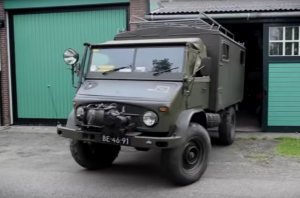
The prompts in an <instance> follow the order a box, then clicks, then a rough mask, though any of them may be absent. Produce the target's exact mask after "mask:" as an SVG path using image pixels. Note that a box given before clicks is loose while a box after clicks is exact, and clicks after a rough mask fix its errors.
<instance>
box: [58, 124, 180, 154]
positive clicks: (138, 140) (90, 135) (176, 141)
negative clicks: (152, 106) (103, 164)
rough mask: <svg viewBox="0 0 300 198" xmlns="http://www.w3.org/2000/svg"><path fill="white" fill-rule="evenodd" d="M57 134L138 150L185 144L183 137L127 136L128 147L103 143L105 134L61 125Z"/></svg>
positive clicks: (114, 143)
mask: <svg viewBox="0 0 300 198" xmlns="http://www.w3.org/2000/svg"><path fill="white" fill-rule="evenodd" d="M57 134H58V135H59V136H61V137H65V138H70V139H75V140H81V141H88V142H96V143H104V144H112V145H121V146H130V147H137V148H158V149H167V148H175V147H178V146H180V145H181V144H182V143H183V138H182V137H181V136H172V137H146V136H125V137H126V139H128V141H129V142H130V143H129V144H128V145H124V144H122V142H120V143H116V142H110V143H108V142H103V134H101V133H99V132H87V131H81V130H76V129H70V128H67V127H63V126H61V125H59V126H57Z"/></svg>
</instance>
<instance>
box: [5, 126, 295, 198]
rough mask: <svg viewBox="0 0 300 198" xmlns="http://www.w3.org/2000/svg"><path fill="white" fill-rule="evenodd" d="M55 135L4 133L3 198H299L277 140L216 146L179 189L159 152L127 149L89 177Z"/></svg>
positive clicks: (290, 163) (289, 162) (289, 164)
mask: <svg viewBox="0 0 300 198" xmlns="http://www.w3.org/2000/svg"><path fill="white" fill-rule="evenodd" d="M68 143H69V142H68V140H67V139H63V138H60V137H58V136H57V135H55V134H38V133H5V132H0V197H1V198H10V197H12V198H16V197H22V198H29V197H30V198H35V197H36V198H45V197H49V198H50V197H51V198H53V197H55V198H67V197H70V198H77V197H78V198H85V197H86V198H90V197H95V198H96V197H98V198H99V197H101V198H102V197H105V198H110V197H118V198H123V197H130V198H134V197H136V198H148V197H149V198H160V197H161V198H170V197H172V198H183V197H184V198H190V197H201V198H206V197H207V198H221V197H222V198H227V197H228V198H236V197H241V198H246V197H249V198H250V197H253V198H254V197H255V198H260V197H270V198H271V197H272V198H277V197H278V198H285V197H288V198H294V197H295V198H296V197H299V196H300V186H299V185H300V163H299V160H296V159H295V160H293V159H288V158H284V157H280V156H275V155H273V154H272V152H271V151H272V149H273V147H274V145H275V144H276V142H275V141H273V140H256V141H253V140H237V141H236V143H235V144H234V145H233V146H230V147H219V146H216V145H214V146H213V150H212V153H211V159H210V164H209V167H208V169H207V171H206V173H205V175H204V177H203V178H202V179H201V180H200V181H199V182H197V183H195V184H193V185H190V186H187V187H180V188H178V187H174V186H172V185H171V184H170V183H169V182H168V181H167V180H166V179H165V178H164V175H163V173H162V171H161V168H160V165H159V152H157V151H150V152H139V151H135V150H133V149H130V148H123V149H122V152H121V153H120V156H119V158H118V159H117V161H116V162H115V164H114V166H113V167H111V168H109V169H107V170H105V171H93V172H92V171H86V170H84V169H82V168H81V167H80V166H78V165H77V164H76V163H75V162H74V161H73V159H72V158H71V155H70V153H69V148H68Z"/></svg>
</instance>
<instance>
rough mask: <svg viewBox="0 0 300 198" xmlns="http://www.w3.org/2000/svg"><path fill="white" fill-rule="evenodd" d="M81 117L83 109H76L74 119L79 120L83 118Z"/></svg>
mask: <svg viewBox="0 0 300 198" xmlns="http://www.w3.org/2000/svg"><path fill="white" fill-rule="evenodd" d="M83 116H84V109H83V107H78V108H77V109H76V117H77V118H78V119H80V120H81V119H82V118H83Z"/></svg>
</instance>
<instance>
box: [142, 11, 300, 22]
mask: <svg viewBox="0 0 300 198" xmlns="http://www.w3.org/2000/svg"><path fill="white" fill-rule="evenodd" d="M206 15H207V16H209V17H211V18H213V19H233V18H236V19H241V18H246V19H251V18H273V17H300V12H249V13H222V14H206ZM199 16H200V18H203V19H205V16H202V15H199V14H188V15H186V14H176V15H171V14H170V15H156V14H155V15H153V14H149V15H146V16H145V19H146V20H153V21H154V20H172V19H194V18H198V17H199Z"/></svg>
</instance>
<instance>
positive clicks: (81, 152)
mask: <svg viewBox="0 0 300 198" xmlns="http://www.w3.org/2000/svg"><path fill="white" fill-rule="evenodd" d="M120 149H121V147H120V146H114V145H109V144H99V143H91V144H88V143H84V142H82V141H77V140H71V143H70V151H71V154H72V157H73V159H74V160H75V161H76V162H77V163H78V164H79V165H80V166H82V167H83V168H86V169H90V170H95V169H103V168H107V167H109V166H110V165H111V164H112V163H113V162H114V160H115V159H116V158H117V157H118V154H119V152H120Z"/></svg>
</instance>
